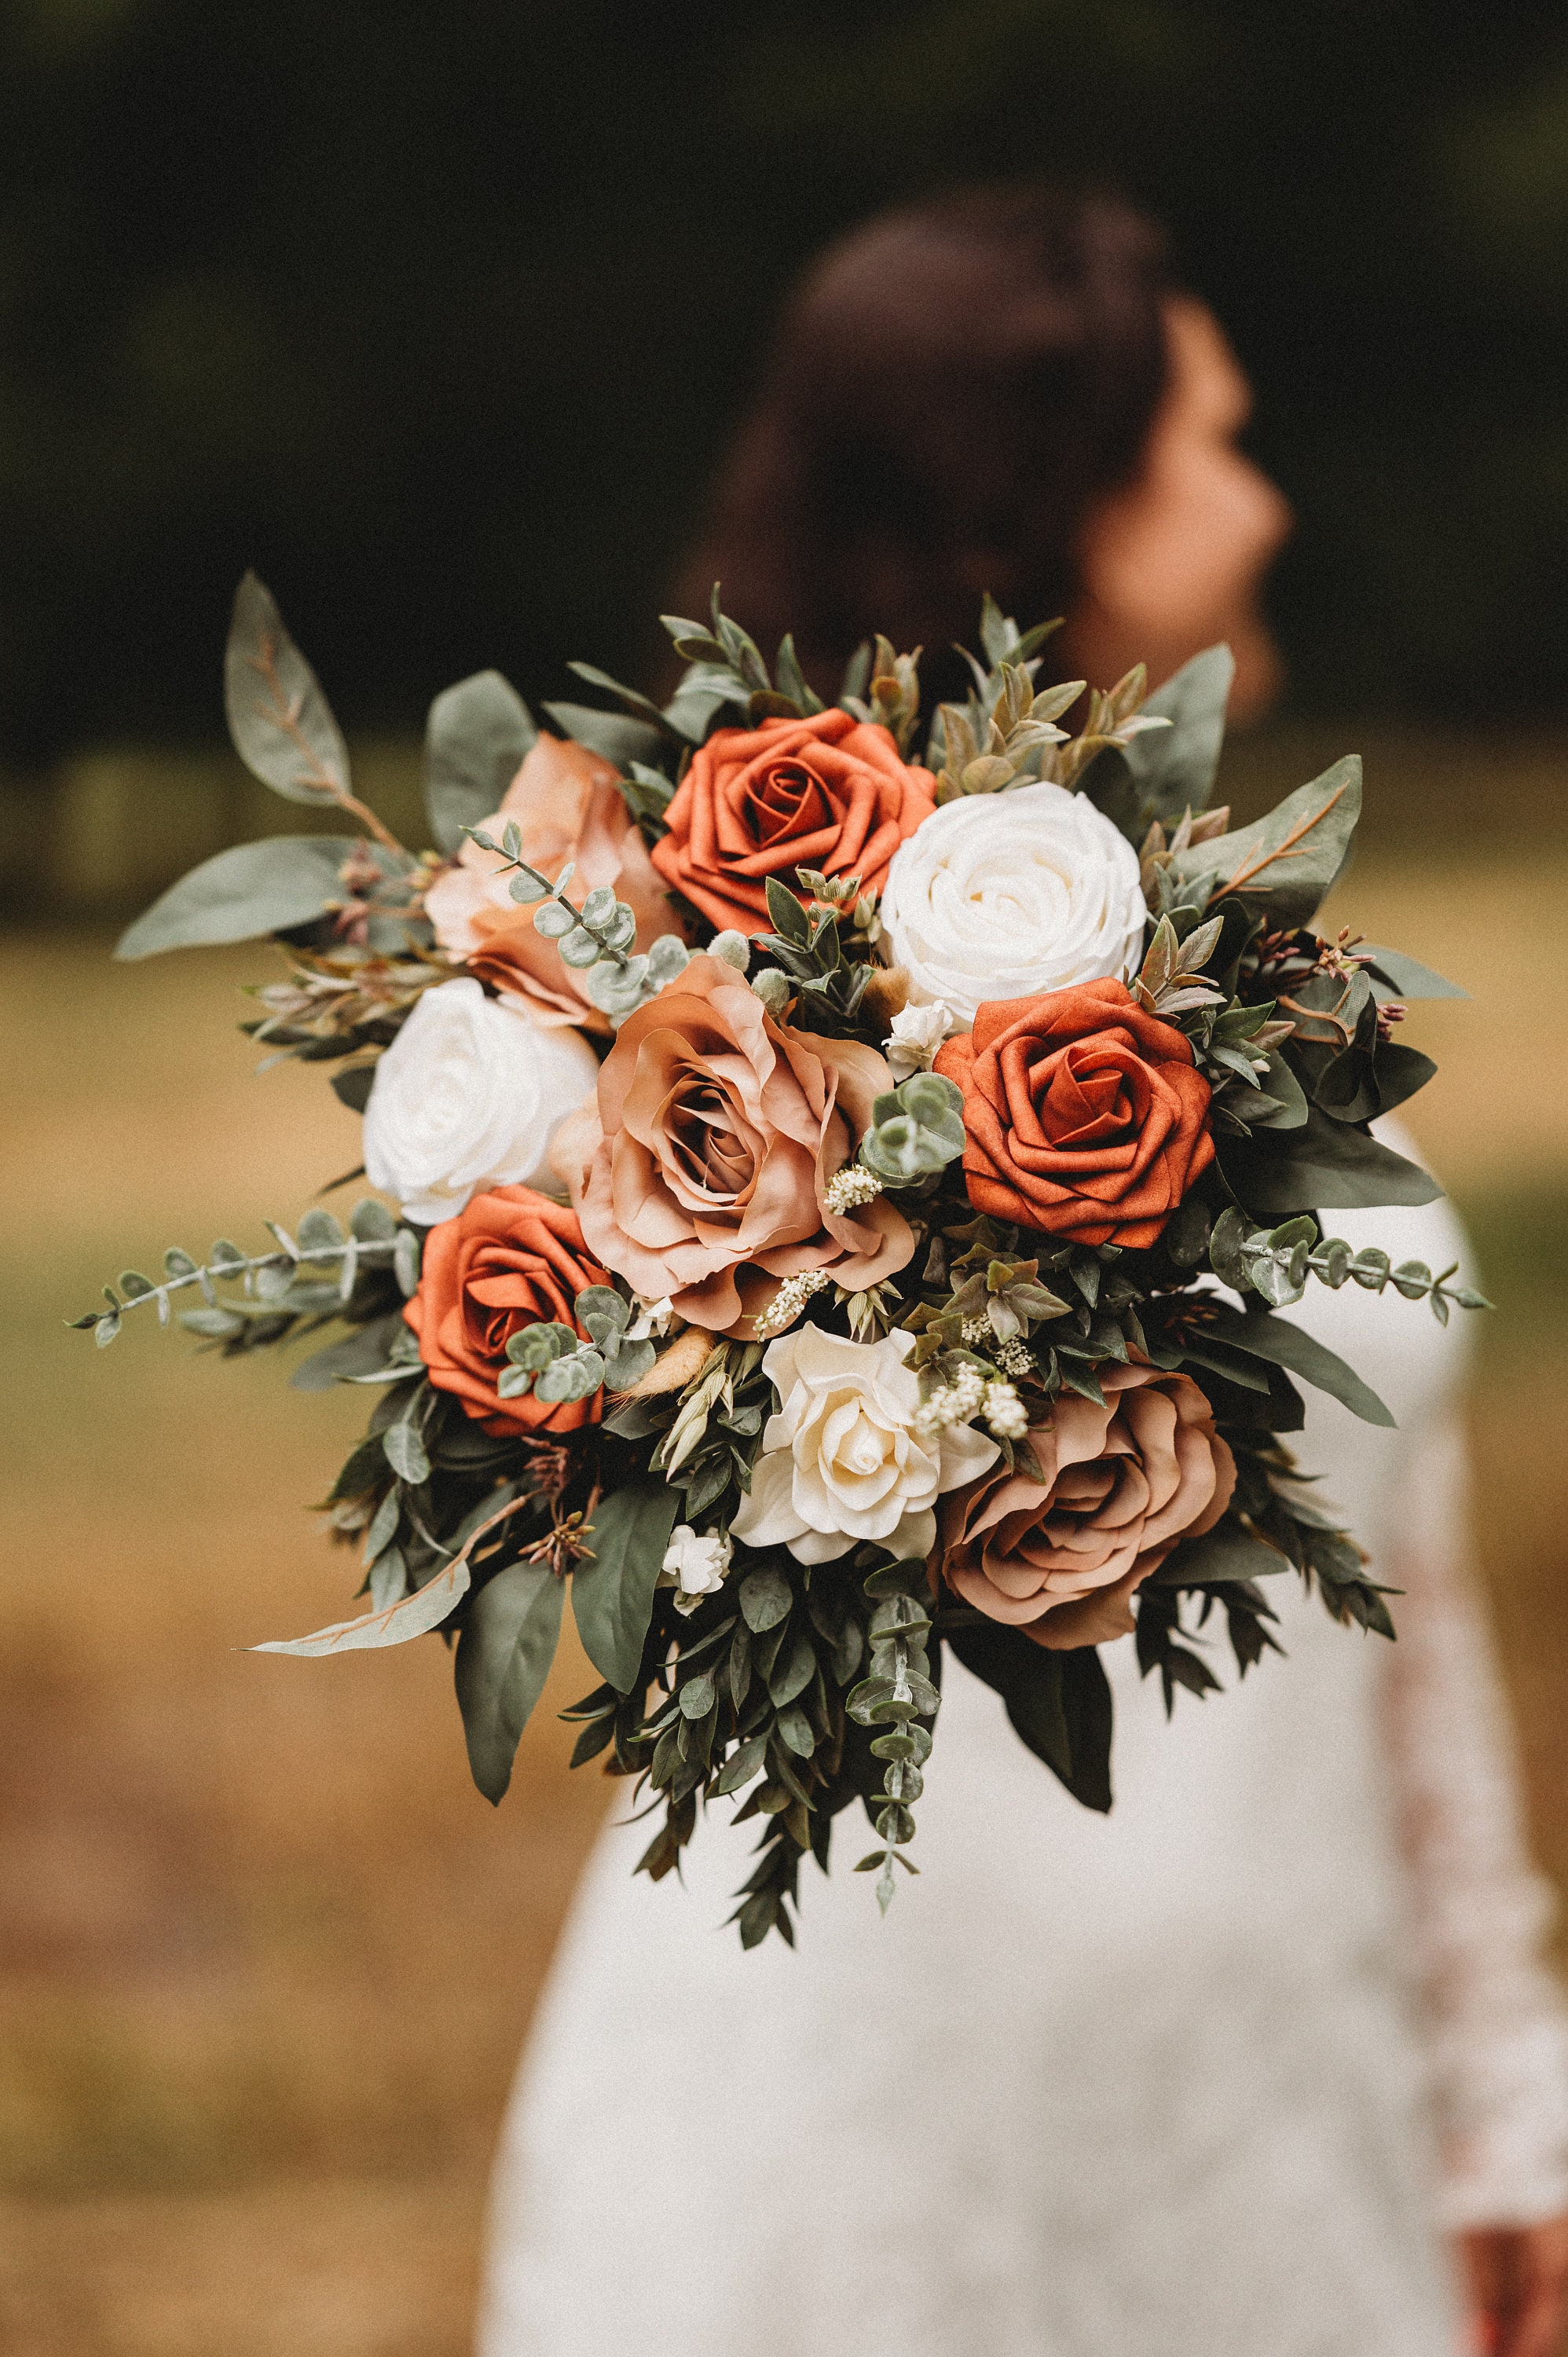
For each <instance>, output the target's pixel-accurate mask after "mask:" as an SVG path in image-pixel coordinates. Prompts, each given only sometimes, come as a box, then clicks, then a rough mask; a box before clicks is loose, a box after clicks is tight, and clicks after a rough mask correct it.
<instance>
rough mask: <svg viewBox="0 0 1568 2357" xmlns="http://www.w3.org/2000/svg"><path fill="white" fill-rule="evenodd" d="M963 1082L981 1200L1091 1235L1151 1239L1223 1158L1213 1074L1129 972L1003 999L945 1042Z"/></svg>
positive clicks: (1055, 1230) (950, 1066)
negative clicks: (1212, 1112)
mask: <svg viewBox="0 0 1568 2357" xmlns="http://www.w3.org/2000/svg"><path fill="white" fill-rule="evenodd" d="M936 1069H937V1071H939V1072H941V1073H942V1074H944V1075H945V1077H946V1078H947V1079H948V1080H950V1081H955V1082H957V1083H958V1086H959V1087H960V1088H961V1090H962V1092H963V1125H964V1128H965V1130H966V1131H967V1133H968V1139H969V1142H968V1144H967V1145H966V1146H965V1147H964V1150H963V1168H964V1175H965V1177H966V1178H967V1179H968V1181H969V1198H970V1200H971V1202H972V1204H973V1205H974V1207H975V1210H976V1211H989V1212H990V1213H991V1215H992V1217H993V1219H999V1220H1015V1221H1016V1222H1018V1224H1019V1225H1020V1226H1021V1227H1026V1228H1042V1229H1044V1231H1045V1232H1046V1233H1047V1235H1053V1236H1070V1237H1071V1238H1072V1239H1073V1240H1074V1241H1075V1242H1076V1243H1084V1244H1104V1243H1115V1244H1129V1245H1144V1244H1152V1243H1155V1240H1156V1238H1157V1237H1158V1235H1159V1233H1160V1231H1161V1229H1162V1228H1163V1227H1164V1226H1165V1222H1166V1221H1167V1220H1168V1219H1169V1218H1170V1216H1171V1213H1172V1212H1173V1211H1175V1210H1176V1207H1177V1205H1178V1204H1179V1203H1180V1201H1181V1200H1182V1197H1183V1196H1184V1195H1185V1194H1186V1192H1187V1189H1188V1188H1189V1187H1190V1186H1191V1184H1192V1182H1193V1180H1194V1179H1197V1178H1198V1177H1199V1176H1200V1175H1201V1173H1202V1172H1203V1171H1205V1170H1207V1169H1208V1166H1209V1164H1210V1163H1211V1162H1212V1161H1213V1159H1214V1141H1213V1139H1212V1138H1211V1137H1210V1136H1209V1134H1208V1100H1209V1096H1210V1094H1211V1092H1210V1089H1209V1085H1208V1082H1207V1081H1206V1080H1205V1079H1204V1077H1203V1075H1202V1073H1201V1072H1199V1071H1197V1070H1196V1068H1195V1066H1194V1063H1193V1056H1192V1048H1191V1045H1190V1043H1189V1041H1188V1040H1187V1039H1186V1037H1185V1036H1184V1035H1183V1033H1181V1032H1180V1031H1178V1030H1177V1029H1176V1026H1175V1025H1174V1024H1172V1023H1162V1022H1161V1021H1160V1020H1159V1018H1158V1017H1156V1016H1153V1015H1145V1014H1144V1010H1143V1008H1142V1007H1141V1006H1139V1005H1138V1003H1137V1001H1136V999H1135V998H1134V997H1133V994H1132V992H1131V991H1130V990H1129V989H1128V988H1127V986H1126V985H1125V983H1121V982H1082V983H1078V984H1076V985H1074V986H1073V987H1072V988H1071V989H1070V990H1047V991H1045V992H1043V993H1042V994H1041V995H1040V996H1038V997H1037V998H1014V999H1005V1000H993V1001H992V1002H990V1003H989V1004H987V1005H986V1006H982V1007H981V1008H980V1009H979V1011H978V1012H977V1014H976V1016H975V1018H974V1028H973V1030H972V1031H968V1032H965V1033H964V1034H963V1035H962V1037H961V1038H960V1039H950V1040H949V1041H948V1043H947V1045H946V1046H945V1047H944V1048H942V1049H939V1051H938V1054H937V1060H936Z"/></svg>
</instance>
